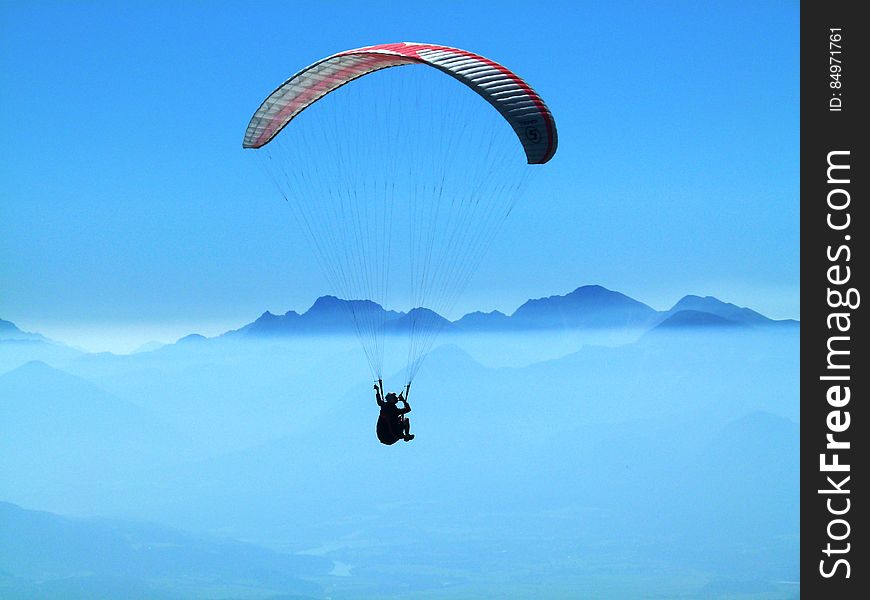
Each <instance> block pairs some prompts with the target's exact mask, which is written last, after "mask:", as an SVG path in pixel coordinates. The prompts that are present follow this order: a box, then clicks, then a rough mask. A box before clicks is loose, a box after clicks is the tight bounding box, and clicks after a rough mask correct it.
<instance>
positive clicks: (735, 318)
mask: <svg viewBox="0 0 870 600" xmlns="http://www.w3.org/2000/svg"><path fill="white" fill-rule="evenodd" d="M352 315H354V316H356V317H357V319H356V320H357V321H358V322H361V323H362V322H373V323H378V324H380V323H383V327H384V331H385V333H387V334H390V333H404V332H407V330H408V324H409V323H410V322H415V323H416V324H417V327H420V326H424V327H427V328H428V327H429V326H430V325H431V324H437V325H438V326H440V327H441V329H442V331H443V332H444V333H448V334H449V333H466V332H475V333H481V332H488V333H489V332H520V331H534V330H574V329H608V328H609V329H614V328H623V329H651V328H655V327H661V328H665V329H669V328H687V327H704V328H707V327H737V328H740V327H769V326H797V325H798V324H799V323H798V321H794V320H791V319H786V320H774V319H770V318H768V317H765V316H764V315H762V314H760V313H758V312H755V311H754V310H751V309H749V308H743V307H739V306H736V305H734V304H731V303H728V302H723V301H722V300H719V299H717V298H714V297H712V296H706V297H700V296H694V295H688V296H684V297H683V298H682V299H680V300H679V301H678V302H677V303H676V304H674V306H673V307H671V308H670V309H669V310H666V311H657V310H655V309H653V308H652V307H650V306H648V305H647V304H644V303H643V302H640V301H638V300H635V299H634V298H630V297H629V296H626V295H625V294H622V293H620V292H616V291H613V290H609V289H607V288H605V287H602V286H600V285H585V286H581V287H578V288H577V289H575V290H574V291H572V292H569V293H567V294H564V295H554V296H548V297H545V298H536V299H531V300H527V301H526V302H525V303H523V304H522V305H521V306H520V307H519V308H517V309H516V310H515V311H514V312H513V313H512V314H510V315H506V314H504V313H502V312H499V311H497V310H496V311H491V312H472V313H469V314H467V315H465V316H463V317H462V318H460V319H457V320H456V321H449V320H447V319H445V318H444V317H442V316H441V315H439V314H437V313H435V312H433V311H431V310H429V309H426V308H415V309H413V310H411V311H409V312H408V313H404V312H397V311H394V310H386V309H384V308H383V307H382V306H381V305H379V304H377V303H375V302H372V301H370V300H342V299H339V298H336V297H335V296H322V297H320V298H318V299H317V301H316V302H315V303H314V304H313V305H312V306H311V308H310V309H308V310H307V311H305V312H304V313H298V312H296V311H292V310H291V311H288V312H287V313H285V314H283V315H275V314H273V313H271V312H268V311H267V312H265V313H263V314H262V315H261V316H260V317H259V318H258V319H257V320H255V321H254V322H252V323H249V324H247V325H245V326H243V327H241V328H239V329H235V330H232V331H229V332H227V333H225V334H223V335H225V336H232V337H237V336H252V337H259V336H283V335H305V334H320V333H346V332H350V331H352V330H353V327H354V324H353V323H354V320H353V319H351V318H350V317H351V316H352Z"/></svg>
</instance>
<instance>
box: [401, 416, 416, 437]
mask: <svg viewBox="0 0 870 600" xmlns="http://www.w3.org/2000/svg"><path fill="white" fill-rule="evenodd" d="M402 433H403V434H404V435H403V437H404V438H405V441H406V442H410V441H411V440H413V439H414V435H413V434H412V433H411V420H410V419H405V421H404V422H403V423H402Z"/></svg>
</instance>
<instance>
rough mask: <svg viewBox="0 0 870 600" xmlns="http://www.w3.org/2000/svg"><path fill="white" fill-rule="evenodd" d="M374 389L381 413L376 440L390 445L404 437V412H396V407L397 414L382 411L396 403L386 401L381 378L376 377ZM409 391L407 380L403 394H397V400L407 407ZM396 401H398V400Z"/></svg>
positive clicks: (409, 386)
mask: <svg viewBox="0 0 870 600" xmlns="http://www.w3.org/2000/svg"><path fill="white" fill-rule="evenodd" d="M375 389H376V390H377V392H378V405H379V406H380V407H381V413H380V415H378V424H377V434H378V440H379V441H380V442H381V443H382V444H386V445H387V446H391V445H393V444H395V443H396V442H398V441H399V440H401V439H402V438H403V437H404V436H403V433H402V422H403V421H404V420H405V412H398V409H396V411H397V412H398V414H396V413H395V412H392V411H390V412H384V408H385V407H386V406H395V405H396V404H394V403H391V402H388V401H387V397H386V395H385V394H384V382H383V380H381V379H378V382H377V384H376V385H375ZM410 393H411V383H410V382H409V383H408V384H407V385H405V390H404V395H403V393H402V392H400V393H399V396H398V398H399V400H401V401H402V402H403V403H404V404H405V407H406V408H407V407H408V395H409V394H410ZM396 402H397V403H398V400H397V401H396ZM406 412H407V411H406Z"/></svg>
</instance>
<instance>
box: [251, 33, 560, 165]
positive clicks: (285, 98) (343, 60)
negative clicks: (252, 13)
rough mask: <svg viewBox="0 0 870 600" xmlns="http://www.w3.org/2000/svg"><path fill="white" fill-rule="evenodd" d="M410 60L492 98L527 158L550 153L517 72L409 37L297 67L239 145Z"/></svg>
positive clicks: (553, 141)
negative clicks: (360, 80)
mask: <svg viewBox="0 0 870 600" xmlns="http://www.w3.org/2000/svg"><path fill="white" fill-rule="evenodd" d="M410 64H424V65H429V66H431V67H434V68H436V69H440V70H441V71H443V72H444V73H447V74H448V75H450V76H451V77H454V78H456V79H457V80H459V81H461V82H462V83H464V84H465V85H467V86H468V87H470V88H471V89H473V90H474V91H475V92H477V93H478V94H480V95H481V96H482V97H483V98H484V99H485V100H486V101H487V102H489V103H490V104H492V105H493V106H494V107H495V109H496V110H497V111H499V113H501V115H502V116H503V117H504V118H505V119H506V120H507V122H508V123H510V125H511V127H513V129H514V132H516V134H517V137H518V138H519V140H520V143H522V145H523V149H524V150H525V153H526V157H527V159H528V162H529V164H544V163H546V162H547V161H549V160H550V159H551V158H553V155H554V154H555V153H556V146H557V135H556V123H555V121H554V120H553V115H552V114H550V110H549V109H548V108H547V106H546V105H545V104H544V101H543V100H542V99H541V97H540V96H538V94H537V93H536V92H535V91H534V90H533V89H532V88H531V87H530V86H529V85H528V84H527V83H526V82H525V81H523V80H522V79H521V78H520V77H519V76H518V75H516V74H515V73H514V72H513V71H511V70H509V69H508V68H507V67H504V66H502V65H500V64H498V63H497V62H494V61H492V60H489V59H488V58H484V57H483V56H480V55H478V54H474V53H472V52H469V51H467V50H460V49H459V48H450V47H448V46H438V45H435V44H418V43H414V42H400V43H397V44H380V45H377V46H366V47H364V48H357V49H356V50H346V51H344V52H339V53H338V54H333V55H332V56H329V57H327V58H324V59H322V60H319V61H317V62H316V63H314V64H313V65H311V66H309V67H307V68H305V69H303V70H302V71H300V72H299V73H297V74H296V75H294V76H293V77H291V78H290V79H288V80H287V81H285V82H284V83H283V84H282V85H281V86H280V87H279V88H278V89H276V90H275V91H274V92H272V94H270V95H269V97H268V98H266V100H265V101H264V102H263V104H262V105H261V106H260V108H259V109H258V110H257V112H256V113H254V116H253V117H252V118H251V121H250V123H249V124H248V129H247V131H245V140H244V143H243V144H242V146H243V147H244V148H260V147H261V146H263V145H265V144H268V143H269V142H270V141H271V140H272V138H274V137H275V136H276V135H277V134H278V132H280V131H281V130H282V129H283V128H284V127H285V126H286V125H287V124H288V123H289V122H290V121H291V120H292V119H293V117H295V116H296V115H298V114H299V113H300V112H302V111H303V110H305V109H306V108H307V107H308V106H310V105H311V104H313V103H314V102H316V101H317V100H319V99H320V98H322V97H323V96H325V95H326V94H328V93H330V92H331V91H333V90H335V89H337V88H339V87H341V86H343V85H345V84H347V83H349V82H351V81H353V80H354V79H357V78H358V77H362V76H363V75H367V74H369V73H374V72H375V71H379V70H381V69H386V68H389V67H398V66H402V65H410Z"/></svg>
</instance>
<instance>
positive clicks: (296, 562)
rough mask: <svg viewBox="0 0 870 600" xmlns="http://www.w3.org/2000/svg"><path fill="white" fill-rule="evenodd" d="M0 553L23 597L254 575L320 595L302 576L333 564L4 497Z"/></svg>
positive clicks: (275, 585) (143, 591) (168, 591)
mask: <svg viewBox="0 0 870 600" xmlns="http://www.w3.org/2000/svg"><path fill="white" fill-rule="evenodd" d="M34 540H39V543H38V544H34V543H33V541H34ZM0 561H2V563H0V572H2V575H8V576H10V577H9V578H8V579H7V580H6V581H5V582H4V583H5V585H4V586H3V588H2V589H4V590H5V591H6V592H7V593H11V595H12V596H14V597H22V598H23V597H28V598H30V597H52V598H107V597H111V598H122V597H123V598H158V599H162V598H178V597H179V596H178V595H177V589H178V587H182V586H183V588H184V589H187V590H193V589H196V588H197V587H198V586H200V587H201V588H202V589H204V590H205V589H208V588H209V587H212V586H215V585H224V586H231V585H236V586H244V587H245V588H246V589H248V588H250V586H251V581H252V579H254V580H255V581H256V582H257V585H259V586H261V587H262V588H264V589H265V590H266V591H268V592H269V593H270V596H271V595H272V594H274V592H275V591H281V592H283V593H284V594H287V595H286V596H281V597H298V598H302V597H321V596H322V590H321V589H320V586H319V585H317V584H315V583H311V582H308V581H304V580H303V579H302V578H314V577H317V576H322V575H325V574H326V573H328V572H329V569H330V568H331V567H332V561H330V560H328V559H325V558H322V557H317V556H303V555H292V554H280V553H277V552H274V551H272V550H268V549H265V548H261V547H258V546H255V545H253V544H248V543H245V542H238V541H235V540H230V539H222V538H214V537H209V536H205V535H197V534H192V533H187V532H183V531H178V530H175V529H171V528H169V527H165V526H162V525H155V524H151V523H147V522H142V521H121V520H108V519H94V518H92V519H81V518H69V517H63V516H60V515H56V514H53V513H49V512H42V511H34V510H26V509H24V508H21V507H20V506H17V505H15V504H10V503H7V502H0ZM191 586H193V587H191ZM173 588H174V589H173ZM191 594H192V595H199V593H197V594H193V593H192V592H191ZM292 594H300V595H299V596H296V595H292ZM291 595H292V596H291ZM4 597H5V594H4ZM10 597H11V596H10ZM275 597H277V596H275Z"/></svg>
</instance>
